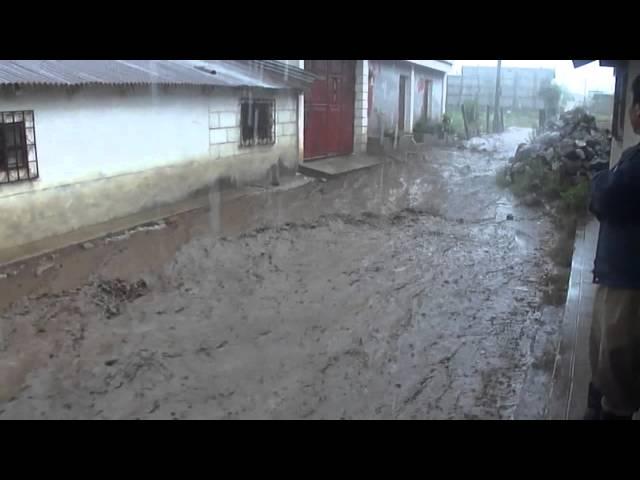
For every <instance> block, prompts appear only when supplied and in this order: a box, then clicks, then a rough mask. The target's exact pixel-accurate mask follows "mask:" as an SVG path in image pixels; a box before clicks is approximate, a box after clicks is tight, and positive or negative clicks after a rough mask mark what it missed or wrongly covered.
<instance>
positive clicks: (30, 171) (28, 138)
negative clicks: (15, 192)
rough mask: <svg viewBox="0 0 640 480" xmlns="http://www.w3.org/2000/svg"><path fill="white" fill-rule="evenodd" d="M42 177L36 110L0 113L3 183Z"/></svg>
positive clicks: (1, 177) (0, 151)
mask: <svg viewBox="0 0 640 480" xmlns="http://www.w3.org/2000/svg"><path fill="white" fill-rule="evenodd" d="M36 178H38V152H37V150H36V127H35V122H34V114H33V111H32V110H23V111H18V112H0V184H3V183H14V182H20V181H26V180H33V179H36Z"/></svg>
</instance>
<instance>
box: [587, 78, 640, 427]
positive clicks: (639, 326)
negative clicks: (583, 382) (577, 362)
mask: <svg viewBox="0 0 640 480" xmlns="http://www.w3.org/2000/svg"><path fill="white" fill-rule="evenodd" d="M632 91H633V101H632V102H631V105H630V107H629V116H630V120H631V125H632V127H633V130H634V132H635V133H637V134H640V76H638V77H636V78H635V80H634V81H633V83H632ZM589 210H590V211H591V213H593V214H594V215H595V216H596V218H597V219H598V220H599V222H600V234H599V237H598V247H597V250H596V257H595V262H594V270H593V274H594V279H593V281H594V283H596V284H597V285H598V287H597V291H596V298H595V303H594V309H593V323H592V327H591V338H590V361H591V374H592V377H591V383H590V384H589V392H588V402H587V405H588V406H587V412H586V414H585V419H601V420H608V419H610V420H631V418H632V417H633V415H634V413H635V412H637V411H638V410H640V144H638V145H635V146H633V147H631V148H628V149H627V150H625V151H624V152H623V153H622V156H621V157H620V161H619V162H618V163H617V164H616V166H615V167H614V168H613V169H611V170H604V171H601V172H599V173H598V174H597V175H596V176H594V178H593V180H592V183H591V200H590V205H589Z"/></svg>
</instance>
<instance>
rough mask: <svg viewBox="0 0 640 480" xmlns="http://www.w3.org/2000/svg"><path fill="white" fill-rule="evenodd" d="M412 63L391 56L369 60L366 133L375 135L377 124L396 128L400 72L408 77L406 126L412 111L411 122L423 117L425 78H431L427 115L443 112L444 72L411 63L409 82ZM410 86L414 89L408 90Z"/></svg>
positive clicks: (432, 117)
mask: <svg viewBox="0 0 640 480" xmlns="http://www.w3.org/2000/svg"><path fill="white" fill-rule="evenodd" d="M411 68H412V67H411V64H408V63H406V62H400V61H393V60H369V69H370V71H371V72H372V74H373V76H374V80H373V96H372V103H373V105H372V108H371V109H370V113H369V122H368V127H369V128H368V135H369V137H378V136H379V135H380V128H381V124H382V128H384V129H393V128H395V125H396V122H397V120H398V119H397V116H398V99H399V90H400V76H401V75H404V76H406V78H407V91H406V95H405V129H406V130H407V131H411V130H412V127H413V126H412V125H410V123H411V111H410V106H412V111H413V123H414V124H415V122H417V121H418V120H420V119H421V118H422V117H423V104H424V91H425V86H426V85H428V83H427V81H430V82H431V97H430V99H431V101H430V105H429V112H428V117H429V119H431V120H439V119H440V117H441V115H442V113H443V105H442V100H443V88H444V78H445V74H444V73H443V72H438V71H436V70H431V69H428V68H425V67H421V66H417V65H416V66H414V75H413V78H414V82H413V86H412V85H411V78H412V75H411ZM410 89H412V90H413V93H411V91H410Z"/></svg>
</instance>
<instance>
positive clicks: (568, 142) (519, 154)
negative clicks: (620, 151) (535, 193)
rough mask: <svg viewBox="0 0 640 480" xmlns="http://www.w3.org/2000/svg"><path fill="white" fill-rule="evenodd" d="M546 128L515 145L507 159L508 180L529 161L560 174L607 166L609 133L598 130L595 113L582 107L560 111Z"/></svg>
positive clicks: (587, 173)
mask: <svg viewBox="0 0 640 480" xmlns="http://www.w3.org/2000/svg"><path fill="white" fill-rule="evenodd" d="M545 130H546V131H545V132H544V133H542V134H541V135H538V136H537V137H535V138H534V139H533V140H532V141H531V142H530V143H523V144H521V145H520V146H519V147H518V150H517V151H516V154H515V156H514V157H513V158H512V159H511V160H510V162H509V168H508V172H507V173H508V175H509V177H511V180H513V178H514V177H515V176H517V175H519V174H522V173H524V172H526V171H527V169H528V168H529V167H531V166H532V165H533V164H536V165H540V164H541V165H543V166H544V167H545V168H547V169H549V170H551V171H558V173H559V174H560V175H561V176H563V177H591V176H592V175H593V174H594V173H596V172H598V171H600V170H602V169H606V168H608V166H609V153H610V149H611V134H610V133H609V131H607V130H599V129H598V127H597V126H596V119H595V117H593V116H591V115H589V114H588V113H587V112H585V111H584V110H583V109H582V108H576V109H573V110H570V111H568V112H566V113H563V114H562V115H561V116H560V118H559V119H558V120H556V121H552V122H549V123H548V124H547V128H546V129H545Z"/></svg>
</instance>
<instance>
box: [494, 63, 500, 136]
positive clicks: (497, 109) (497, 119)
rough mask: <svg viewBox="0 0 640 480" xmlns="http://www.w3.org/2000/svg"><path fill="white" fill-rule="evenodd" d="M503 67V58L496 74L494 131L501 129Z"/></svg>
mask: <svg viewBox="0 0 640 480" xmlns="http://www.w3.org/2000/svg"><path fill="white" fill-rule="evenodd" d="M501 68H502V60H498V69H497V74H496V100H495V102H494V104H493V132H494V133H498V132H499V131H500V69H501Z"/></svg>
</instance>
